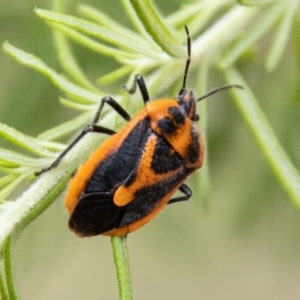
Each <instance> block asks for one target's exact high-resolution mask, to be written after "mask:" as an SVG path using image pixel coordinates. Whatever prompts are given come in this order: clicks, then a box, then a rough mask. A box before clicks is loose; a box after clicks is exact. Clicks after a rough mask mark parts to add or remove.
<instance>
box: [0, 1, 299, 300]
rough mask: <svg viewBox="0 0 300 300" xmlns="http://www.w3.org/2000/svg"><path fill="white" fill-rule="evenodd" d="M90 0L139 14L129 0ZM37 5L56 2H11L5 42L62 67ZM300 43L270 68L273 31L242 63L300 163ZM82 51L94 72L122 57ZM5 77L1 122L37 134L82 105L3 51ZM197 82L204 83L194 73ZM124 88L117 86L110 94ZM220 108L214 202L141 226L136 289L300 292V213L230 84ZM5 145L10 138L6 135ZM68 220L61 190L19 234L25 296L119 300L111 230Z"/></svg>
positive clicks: (6, 4) (4, 11)
mask: <svg viewBox="0 0 300 300" xmlns="http://www.w3.org/2000/svg"><path fill="white" fill-rule="evenodd" d="M76 3H77V1H72V2H69V8H70V9H69V12H72V9H73V10H74V11H75V9H76ZM85 3H88V4H92V5H94V6H95V7H97V8H98V9H100V10H103V11H106V12H108V13H109V15H110V16H111V17H113V18H116V19H120V20H121V21H122V22H124V24H127V23H128V20H127V19H126V16H125V13H124V11H123V9H122V7H121V6H118V4H117V1H114V2H108V1H104V0H103V1H96V0H95V1H92V0H90V1H85ZM179 3H180V1H174V0H168V1H164V3H163V4H161V3H158V1H157V5H158V6H159V8H160V9H161V10H162V12H164V13H168V12H170V11H175V10H176V9H178V8H179ZM35 6H37V7H41V8H46V9H50V8H51V7H50V4H49V1H45V0H36V1H32V0H27V1H24V0H21V1H18V3H17V4H16V2H14V1H8V0H2V1H1V7H2V8H1V10H0V28H1V30H0V42H1V44H2V43H3V42H4V41H5V40H9V42H10V43H11V44H13V45H14V46H16V47H18V48H21V49H23V50H25V51H27V52H31V53H33V54H35V55H36V56H38V57H41V58H42V59H43V60H44V61H45V62H46V63H47V64H48V65H49V66H50V67H52V68H54V69H56V70H57V71H59V72H60V71H62V70H61V69H60V67H59V63H58V60H57V58H56V53H55V49H54V46H53V42H52V35H51V30H50V29H49V28H48V27H47V26H46V25H45V23H44V22H43V21H42V20H40V19H38V18H37V17H36V16H35V14H34V12H33V9H34V7H35ZM123 20H124V21H123ZM295 41H296V40H295V39H294V38H293V37H291V38H290V41H289V45H288V47H287V49H286V53H285V55H284V57H283V59H282V61H281V63H280V64H279V66H278V67H277V68H276V70H275V71H273V72H272V73H267V72H266V71H265V69H264V67H263V60H264V54H265V53H264V51H265V49H266V45H268V43H269V42H270V41H269V37H266V38H265V39H264V40H263V42H262V43H261V45H260V47H259V48H258V49H256V51H257V53H256V56H255V58H254V59H251V60H245V61H243V62H240V63H239V65H238V67H239V69H240V70H241V72H242V73H243V75H244V76H245V78H246V79H247V80H248V82H249V84H250V86H251V88H252V89H253V91H254V93H255V95H256V97H257V98H258V100H259V104H260V106H261V108H262V109H263V111H264V112H265V114H266V116H267V118H268V119H269V121H270V123H271V125H272V127H273V129H274V131H275V133H276V134H277V137H278V139H279V140H280V142H281V144H282V145H283V147H284V149H285V150H286V151H287V154H288V155H289V156H290V158H291V160H292V161H293V162H294V163H295V165H296V166H298V168H299V166H300V155H299V152H300V138H299V137H300V126H299V125H300V121H299V119H300V118H299V116H300V107H299V87H298V86H299V82H300V80H299V77H300V72H299V61H298V60H297V57H298V58H299V53H298V54H297V51H299V48H298V50H297V47H296V46H295V44H296V43H295ZM74 51H75V53H76V56H77V58H78V61H79V64H80V65H81V66H82V67H83V69H84V70H85V71H86V72H87V74H88V76H89V77H90V78H91V80H95V79H96V78H97V77H98V76H100V75H104V74H106V73H107V72H109V71H111V70H113V69H114V67H115V66H116V62H114V61H112V60H110V59H107V58H104V57H101V56H98V55H95V54H94V53H91V52H89V51H87V50H86V49H83V48H81V47H79V46H77V45H75V44H74ZM213 74H215V75H216V76H211V78H210V81H209V88H212V87H214V86H217V85H220V83H221V84H222V80H223V79H222V78H220V74H218V72H216V71H214V72H213ZM190 77H192V76H191V75H190ZM214 77H215V79H214ZM224 82H225V80H224ZM0 84H1V89H0V103H1V105H0V121H1V122H2V123H5V124H7V125H9V126H12V127H15V128H16V129H18V130H20V131H22V132H24V133H26V134H29V135H33V136H35V135H37V134H38V133H40V132H42V131H44V130H46V129H48V128H50V127H52V126H54V125H58V124H60V123H61V122H63V121H66V120H68V119H70V118H71V117H72V116H74V115H75V113H74V112H72V111H70V110H68V109H66V108H64V107H62V106H61V105H60V104H59V103H58V97H59V96H60V95H61V94H60V92H59V91H58V90H57V89H56V88H54V87H53V86H52V84H51V83H50V82H49V81H48V80H47V79H46V78H45V77H43V76H41V75H40V74H38V73H36V72H35V71H33V70H30V69H27V68H25V67H23V66H21V65H18V64H17V63H16V62H14V61H13V60H12V59H11V58H10V57H8V56H6V55H5V54H4V53H3V52H1V53H0ZM190 84H191V85H193V84H196V83H195V82H193V81H192V79H191V80H190ZM191 88H195V86H191ZM119 89H120V86H115V87H112V86H110V87H109V88H107V92H108V93H109V92H110V91H111V92H113V93H116V90H119ZM208 118H209V124H208V126H209V127H208V128H209V129H208V146H207V148H208V153H207V162H208V161H209V164H210V172H211V197H210V204H209V206H210V207H209V211H208V212H205V211H203V210H202V209H201V208H199V207H200V205H199V203H197V199H196V197H194V198H193V199H192V200H191V201H189V202H187V203H179V204H176V205H171V206H169V207H167V209H165V210H164V211H163V212H162V213H161V214H160V215H159V217H157V218H156V219H155V220H154V221H153V222H151V223H150V224H149V225H147V226H145V227H144V228H142V229H141V230H139V231H137V232H136V233H133V234H131V235H129V237H128V244H129V254H130V263H131V274H132V284H133V296H134V299H143V300H148V299H178V300H180V299H206V300H219V299H220V300H221V299H222V300H223V299H243V300H244V299H246V300H247V299H249V300H250V299H264V300H266V299H295V300H296V299H300V286H299V282H300V214H299V211H297V210H296V209H295V208H294V207H293V206H292V205H291V204H290V202H289V200H288V198H287V195H286V194H285V193H284V192H283V190H282V189H281V187H280V186H279V183H278V181H277V179H276V178H275V177H274V175H273V173H272V170H271V169H270V167H269V165H268V163H267V161H266V160H265V158H264V157H263V155H262V153H261V151H260V149H259V148H258V146H257V144H256V142H255V140H254V138H253V137H252V135H251V133H250V131H249V129H248V128H247V127H246V125H245V123H244V121H243V119H242V117H241V116H240V114H239V112H238V110H237V109H236V107H235V106H234V105H233V102H232V101H231V100H230V96H229V94H228V93H222V94H219V95H218V96H216V99H214V100H213V101H209V115H208ZM0 145H1V146H3V147H9V146H10V145H9V144H7V143H6V142H4V141H0ZM200 172H201V171H200ZM193 181H195V179H194V180H193V177H191V178H190V179H189V183H190V184H191V186H193V185H195V184H197V183H196V182H193ZM67 219H68V216H67V213H66V211H65V208H64V206H63V196H61V197H60V198H59V199H57V201H56V202H55V203H54V204H53V205H52V206H51V207H50V208H49V209H48V210H47V211H46V212H45V213H43V215H42V216H40V217H39V218H38V219H37V220H36V221H34V222H33V223H32V224H30V226H28V228H26V230H25V231H24V232H23V233H22V235H21V236H20V238H19V239H18V241H17V243H16V244H15V247H14V251H13V256H14V265H15V268H14V269H15V275H16V277H17V283H18V290H19V293H20V296H21V299H24V300H25V299H30V300H36V299H39V300H40V299H43V300H47V299H73V300H79V299H118V288H117V281H116V274H115V269H114V264H113V260H112V252H111V248H110V240H109V238H106V237H95V238H90V239H88V238H87V239H78V238H77V237H76V236H74V235H73V233H71V232H69V231H68V229H67V225H66V224H67Z"/></svg>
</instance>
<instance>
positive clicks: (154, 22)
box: [130, 0, 186, 58]
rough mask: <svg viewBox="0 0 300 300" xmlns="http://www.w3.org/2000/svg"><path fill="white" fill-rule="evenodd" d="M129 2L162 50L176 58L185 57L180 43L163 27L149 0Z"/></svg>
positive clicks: (131, 0) (132, 0)
mask: <svg viewBox="0 0 300 300" xmlns="http://www.w3.org/2000/svg"><path fill="white" fill-rule="evenodd" d="M130 2H131V4H132V6H133V7H134V9H135V11H136V14H137V15H138V17H139V18H140V20H141V21H142V24H143V25H144V27H145V28H146V30H147V32H148V33H149V34H150V35H151V36H152V38H153V40H154V41H155V42H156V43H157V44H158V45H159V46H160V47H161V48H162V50H164V51H165V52H166V53H168V54H169V55H170V56H172V57H176V58H182V57H184V56H185V55H186V54H185V50H184V49H183V47H182V44H181V42H180V41H179V40H178V39H177V38H175V37H174V35H173V34H171V32H170V31H169V30H168V29H167V28H166V27H165V25H164V23H163V22H162V20H161V19H160V18H159V17H158V15H157V13H156V11H155V10H154V8H153V5H152V3H151V1H150V0H130Z"/></svg>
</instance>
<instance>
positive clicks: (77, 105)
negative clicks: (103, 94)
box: [59, 97, 100, 111]
mask: <svg viewBox="0 0 300 300" xmlns="http://www.w3.org/2000/svg"><path fill="white" fill-rule="evenodd" d="M99 99H100V98H99ZM59 102H60V103H61V104H62V105H64V106H66V107H69V108H72V109H75V110H79V111H90V110H91V107H94V105H93V104H92V105H90V104H80V103H77V102H74V101H72V100H69V99H66V98H63V97H59Z"/></svg>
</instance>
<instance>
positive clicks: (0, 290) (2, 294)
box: [0, 272, 9, 300]
mask: <svg viewBox="0 0 300 300" xmlns="http://www.w3.org/2000/svg"><path fill="white" fill-rule="evenodd" d="M0 299H1V300H9V299H8V295H7V293H6V290H5V286H4V282H3V276H2V274H1V272H0Z"/></svg>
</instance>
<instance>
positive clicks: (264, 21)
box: [220, 1, 284, 68]
mask: <svg viewBox="0 0 300 300" xmlns="http://www.w3.org/2000/svg"><path fill="white" fill-rule="evenodd" d="M283 5H284V1H282V2H281V3H279V4H278V5H273V6H271V7H270V8H268V10H267V11H266V12H265V13H263V14H261V15H260V16H259V18H258V19H257V20H256V22H255V23H254V24H252V25H251V27H250V28H249V29H248V30H247V34H243V36H242V38H241V39H240V40H239V41H238V42H237V43H236V44H235V45H233V46H232V47H231V48H230V49H229V50H228V51H227V52H226V53H225V54H224V55H223V58H222V59H221V62H220V66H221V67H222V68H227V67H229V66H230V65H232V64H233V63H234V62H235V61H236V60H237V59H238V58H239V57H240V56H241V55H242V54H243V53H244V51H246V49H247V48H249V47H250V46H251V45H254V44H255V42H256V41H257V40H258V39H259V38H261V37H262V36H263V35H264V34H266V33H267V32H268V31H269V30H270V28H272V26H274V24H275V23H276V22H277V21H278V19H279V18H280V16H281V15H282V9H283V7H284V6H283Z"/></svg>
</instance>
